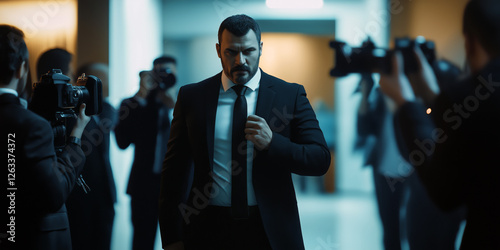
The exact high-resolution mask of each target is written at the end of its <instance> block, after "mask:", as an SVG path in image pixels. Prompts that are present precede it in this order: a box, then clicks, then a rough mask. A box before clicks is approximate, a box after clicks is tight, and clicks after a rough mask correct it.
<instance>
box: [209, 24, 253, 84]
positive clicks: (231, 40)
mask: <svg viewBox="0 0 500 250" xmlns="http://www.w3.org/2000/svg"><path fill="white" fill-rule="evenodd" d="M216 48H217V54H218V55H219V58H220V60H221V63H222V69H223V70H224V74H226V76H227V77H228V78H229V79H230V80H231V81H232V82H233V83H235V84H246V83H247V82H248V81H249V80H250V79H252V77H253V76H254V75H255V73H256V72H257V70H258V69H259V59H260V56H261V55H262V42H260V43H259V42H258V41H257V36H256V35H255V32H254V31H253V30H252V29H250V30H249V31H248V32H247V34H246V35H244V36H241V37H237V36H235V35H233V34H232V33H231V32H229V31H227V30H224V31H223V32H222V37H221V41H220V44H217V45H216Z"/></svg>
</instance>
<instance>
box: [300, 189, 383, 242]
mask: <svg viewBox="0 0 500 250" xmlns="http://www.w3.org/2000/svg"><path fill="white" fill-rule="evenodd" d="M297 199H298V206H299V212H300V217H301V223H302V233H303V235H304V244H305V247H306V249H307V250H343V249H348V250H358V249H359V250H362V249H363V250H365V249H372V250H379V249H383V247H382V240H381V239H382V238H381V237H382V233H381V230H382V227H381V225H380V222H379V220H378V214H377V207H376V200H375V196H374V195H373V193H359V192H357V193H339V192H337V193H334V194H301V193H299V194H298V197H297Z"/></svg>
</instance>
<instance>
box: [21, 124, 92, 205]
mask: <svg viewBox="0 0 500 250" xmlns="http://www.w3.org/2000/svg"><path fill="white" fill-rule="evenodd" d="M51 135H52V130H51V128H50V125H48V123H46V122H45V121H44V122H40V121H35V122H33V123H31V124H30V130H29V132H28V133H27V137H26V140H25V142H24V152H25V156H24V157H25V159H26V162H27V163H28V166H30V176H32V179H31V182H32V184H33V185H30V186H33V187H36V189H34V190H32V191H34V192H35V194H36V195H35V197H37V199H38V200H37V202H34V203H33V204H34V205H35V206H41V207H40V210H39V211H42V212H47V213H48V212H55V211H57V210H58V209H60V208H61V206H62V205H63V204H64V203H65V202H66V199H67V198H68V196H69V194H70V193H71V190H73V187H74V186H75V182H76V177H77V176H78V175H79V174H80V172H81V171H82V169H83V166H84V163H85V155H84V153H83V151H82V149H81V148H80V146H77V145H74V144H68V145H66V147H65V148H64V149H63V151H62V153H61V154H60V155H59V156H56V154H55V151H54V148H53V145H54V139H53V136H51Z"/></svg>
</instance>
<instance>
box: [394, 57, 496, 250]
mask: <svg viewBox="0 0 500 250" xmlns="http://www.w3.org/2000/svg"><path fill="white" fill-rule="evenodd" d="M499 87H500V60H499V59H497V60H494V61H492V62H491V63H490V64H489V65H487V66H486V67H485V68H484V69H483V70H482V72H480V74H478V75H475V76H473V77H471V78H469V79H467V80H465V81H463V82H460V83H457V84H455V85H453V86H451V87H450V88H448V89H445V90H443V91H442V92H441V94H440V95H439V96H438V98H437V100H436V101H435V104H434V105H432V113H431V115H430V116H429V115H426V114H425V111H426V109H427V108H426V107H424V106H423V105H421V104H419V103H415V102H409V103H406V104H404V105H403V106H402V107H400V108H399V110H398V111H397V113H396V117H395V122H396V125H395V127H396V129H397V136H398V138H399V144H400V145H401V151H402V154H403V156H405V157H407V159H408V161H409V162H410V163H412V164H413V165H414V166H415V167H416V169H417V172H418V174H419V176H420V178H421V180H422V183H423V184H424V186H425V187H426V189H427V192H428V193H429V195H430V197H431V199H432V200H433V201H434V203H435V204H437V205H438V206H439V207H441V208H442V209H443V210H447V211H451V210H453V209H455V208H457V207H458V206H460V205H465V206H466V208H467V215H466V219H467V225H466V227H465V231H464V235H463V238H462V245H461V249H500V240H499V238H498V235H500V213H499V211H500V182H499V181H498V180H499V178H500V168H499V157H498V152H499V149H500V129H498V124H500V115H499V114H500V91H499Z"/></svg>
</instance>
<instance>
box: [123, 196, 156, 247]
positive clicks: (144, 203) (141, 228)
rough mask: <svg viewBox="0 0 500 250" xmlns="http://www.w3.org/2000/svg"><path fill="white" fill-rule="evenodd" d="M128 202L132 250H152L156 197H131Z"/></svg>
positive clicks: (154, 231)
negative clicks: (129, 204)
mask: <svg viewBox="0 0 500 250" xmlns="http://www.w3.org/2000/svg"><path fill="white" fill-rule="evenodd" d="M130 202H131V208H132V211H131V212H132V225H133V227H134V238H133V243H132V249H133V250H153V249H154V245H155V238H156V230H157V228H158V213H159V210H158V196H157V195H143V196H139V195H133V196H131V197H130Z"/></svg>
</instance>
